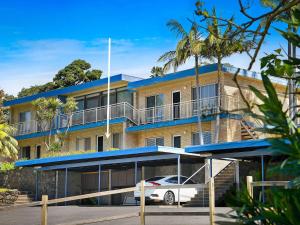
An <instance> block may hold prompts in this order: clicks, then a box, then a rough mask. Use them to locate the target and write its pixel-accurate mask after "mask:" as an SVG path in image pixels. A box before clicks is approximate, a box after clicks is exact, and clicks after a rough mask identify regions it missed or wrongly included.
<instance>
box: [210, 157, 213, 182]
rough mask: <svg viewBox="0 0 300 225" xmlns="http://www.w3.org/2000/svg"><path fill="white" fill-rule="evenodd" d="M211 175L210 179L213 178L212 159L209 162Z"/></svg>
mask: <svg viewBox="0 0 300 225" xmlns="http://www.w3.org/2000/svg"><path fill="white" fill-rule="evenodd" d="M209 174H210V178H212V176H213V161H212V159H210V160H209Z"/></svg>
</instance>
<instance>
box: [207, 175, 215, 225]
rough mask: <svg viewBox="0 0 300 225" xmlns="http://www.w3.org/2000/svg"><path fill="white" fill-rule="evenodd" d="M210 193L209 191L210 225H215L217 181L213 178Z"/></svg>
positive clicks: (210, 183) (209, 188)
mask: <svg viewBox="0 0 300 225" xmlns="http://www.w3.org/2000/svg"><path fill="white" fill-rule="evenodd" d="M208 185H209V187H208V191H209V221H210V225H214V224H215V181H214V178H213V177H211V178H210V181H209V183H208Z"/></svg>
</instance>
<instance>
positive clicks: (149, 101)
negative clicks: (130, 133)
mask: <svg viewBox="0 0 300 225" xmlns="http://www.w3.org/2000/svg"><path fill="white" fill-rule="evenodd" d="M163 104H164V95H163V94H159V95H153V96H148V97H146V108H147V110H146V112H145V113H146V115H145V117H146V123H153V122H158V121H161V120H162V119H163V116H164V109H163V107H160V106H162V105H163Z"/></svg>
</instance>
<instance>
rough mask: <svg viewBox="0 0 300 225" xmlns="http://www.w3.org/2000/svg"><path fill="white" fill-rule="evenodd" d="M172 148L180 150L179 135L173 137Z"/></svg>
mask: <svg viewBox="0 0 300 225" xmlns="http://www.w3.org/2000/svg"><path fill="white" fill-rule="evenodd" d="M173 147H175V148H181V136H179V135H176V136H175V135H174V136H173Z"/></svg>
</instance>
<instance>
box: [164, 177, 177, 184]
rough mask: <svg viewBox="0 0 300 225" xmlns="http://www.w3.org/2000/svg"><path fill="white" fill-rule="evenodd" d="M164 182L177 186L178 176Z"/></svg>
mask: <svg viewBox="0 0 300 225" xmlns="http://www.w3.org/2000/svg"><path fill="white" fill-rule="evenodd" d="M166 182H168V183H171V184H178V176H175V177H171V178H169V179H168V180H166Z"/></svg>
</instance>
